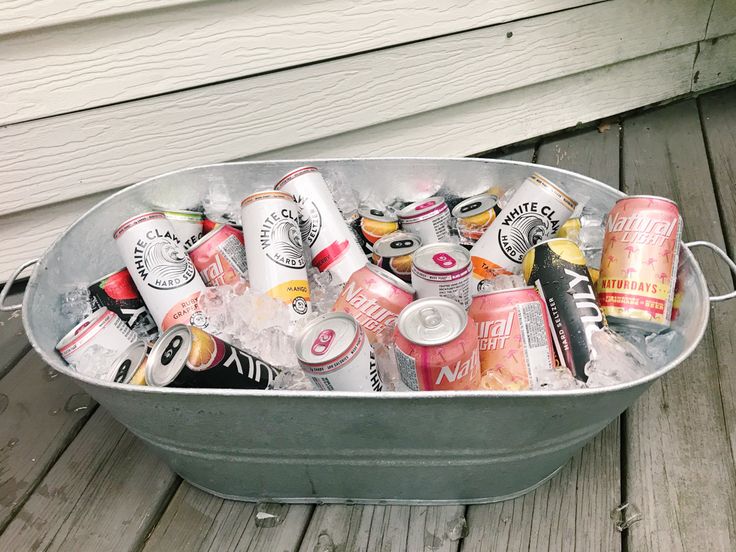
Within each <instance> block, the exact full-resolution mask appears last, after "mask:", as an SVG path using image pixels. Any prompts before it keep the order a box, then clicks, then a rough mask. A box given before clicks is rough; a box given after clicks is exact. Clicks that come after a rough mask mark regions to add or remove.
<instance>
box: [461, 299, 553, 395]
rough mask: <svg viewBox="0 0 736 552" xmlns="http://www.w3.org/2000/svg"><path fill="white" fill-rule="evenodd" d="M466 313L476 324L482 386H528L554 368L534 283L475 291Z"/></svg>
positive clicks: (511, 388) (543, 308)
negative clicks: (494, 289) (502, 288)
mask: <svg viewBox="0 0 736 552" xmlns="http://www.w3.org/2000/svg"><path fill="white" fill-rule="evenodd" d="M468 316H470V317H471V318H472V319H473V320H474V321H475V324H476V326H477V328H478V345H479V349H480V366H481V373H482V382H481V386H482V387H483V388H484V389H491V390H506V391H520V390H523V389H530V388H531V387H532V386H533V385H534V382H535V381H536V379H537V377H538V376H539V375H540V374H542V373H543V372H544V371H549V370H552V369H553V368H554V346H553V345H552V337H551V335H550V329H549V322H548V320H547V310H546V306H545V304H544V302H543V301H542V299H541V298H540V297H539V294H538V293H537V292H536V291H535V290H534V288H533V287H522V288H513V289H504V290H500V291H491V292H488V293H484V294H482V295H476V296H475V297H473V302H472V304H471V305H470V309H469V310H468Z"/></svg>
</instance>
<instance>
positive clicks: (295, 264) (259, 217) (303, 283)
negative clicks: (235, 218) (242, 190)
mask: <svg viewBox="0 0 736 552" xmlns="http://www.w3.org/2000/svg"><path fill="white" fill-rule="evenodd" d="M240 206H241V209H242V214H243V224H244V227H243V233H244V234H246V235H247V236H248V240H247V241H246V242H245V253H246V257H247V258H248V278H249V280H250V285H251V288H252V289H253V290H255V291H259V292H261V293H266V294H268V295H269V296H271V297H273V298H274V299H278V300H279V301H282V302H284V303H286V304H287V305H290V306H291V318H292V320H299V319H301V318H303V317H305V316H306V315H307V314H309V312H310V311H311V306H310V297H309V282H308V280H307V262H306V260H305V258H304V248H303V246H302V238H301V233H300V231H299V208H298V207H297V204H296V202H295V201H294V198H293V197H291V195H290V194H287V193H286V192H279V191H274V190H269V191H265V192H256V193H254V194H251V195H249V196H248V197H246V198H245V199H244V200H243V201H242V203H241V205H240Z"/></svg>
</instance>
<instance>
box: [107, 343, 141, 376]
mask: <svg viewBox="0 0 736 552" xmlns="http://www.w3.org/2000/svg"><path fill="white" fill-rule="evenodd" d="M146 351H147V348H146V344H145V343H143V341H137V342H135V343H133V344H132V345H131V346H130V347H128V348H127V349H126V350H125V351H123V353H122V354H121V355H120V356H119V357H118V358H117V360H115V362H114V363H113V365H112V366H111V367H110V374H109V375H108V377H106V378H104V379H105V380H106V381H114V382H115V383H130V384H133V385H145V384H146V383H145V379H144V381H143V382H142V383H140V381H139V379H136V381H135V382H134V381H133V378H134V377H136V375H137V378H140V374H141V373H143V372H145V362H146V359H147V356H146Z"/></svg>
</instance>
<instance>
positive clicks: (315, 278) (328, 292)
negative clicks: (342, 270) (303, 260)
mask: <svg viewBox="0 0 736 552" xmlns="http://www.w3.org/2000/svg"><path fill="white" fill-rule="evenodd" d="M307 275H308V277H309V292H310V296H311V299H312V310H313V311H314V312H315V313H317V314H324V313H326V312H330V311H331V310H332V307H334V306H335V302H336V301H337V298H338V296H339V295H340V292H342V289H343V287H345V284H343V283H339V282H337V281H335V280H334V279H333V277H332V273H331V272H330V271H329V270H326V271H324V272H319V271H318V270H317V269H316V268H311V267H310V269H309V270H308V271H307Z"/></svg>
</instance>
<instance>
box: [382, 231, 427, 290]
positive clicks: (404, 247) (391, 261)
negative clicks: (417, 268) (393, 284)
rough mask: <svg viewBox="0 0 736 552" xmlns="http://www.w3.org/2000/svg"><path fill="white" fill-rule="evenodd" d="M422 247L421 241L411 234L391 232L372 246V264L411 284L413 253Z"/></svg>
mask: <svg viewBox="0 0 736 552" xmlns="http://www.w3.org/2000/svg"><path fill="white" fill-rule="evenodd" d="M421 246H422V240H421V238H420V237H419V236H417V235H416V234H412V233H411V232H392V233H391V234H386V235H385V236H383V237H382V238H381V239H379V240H378V241H377V242H376V243H374V244H373V257H372V259H373V263H374V264H375V265H377V266H380V267H381V268H382V269H384V270H387V271H389V272H390V273H391V274H393V275H394V276H398V277H399V278H401V279H402V280H404V281H405V282H411V265H412V259H413V257H414V252H415V251H416V250H417V249H419V248H420V247H421Z"/></svg>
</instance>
